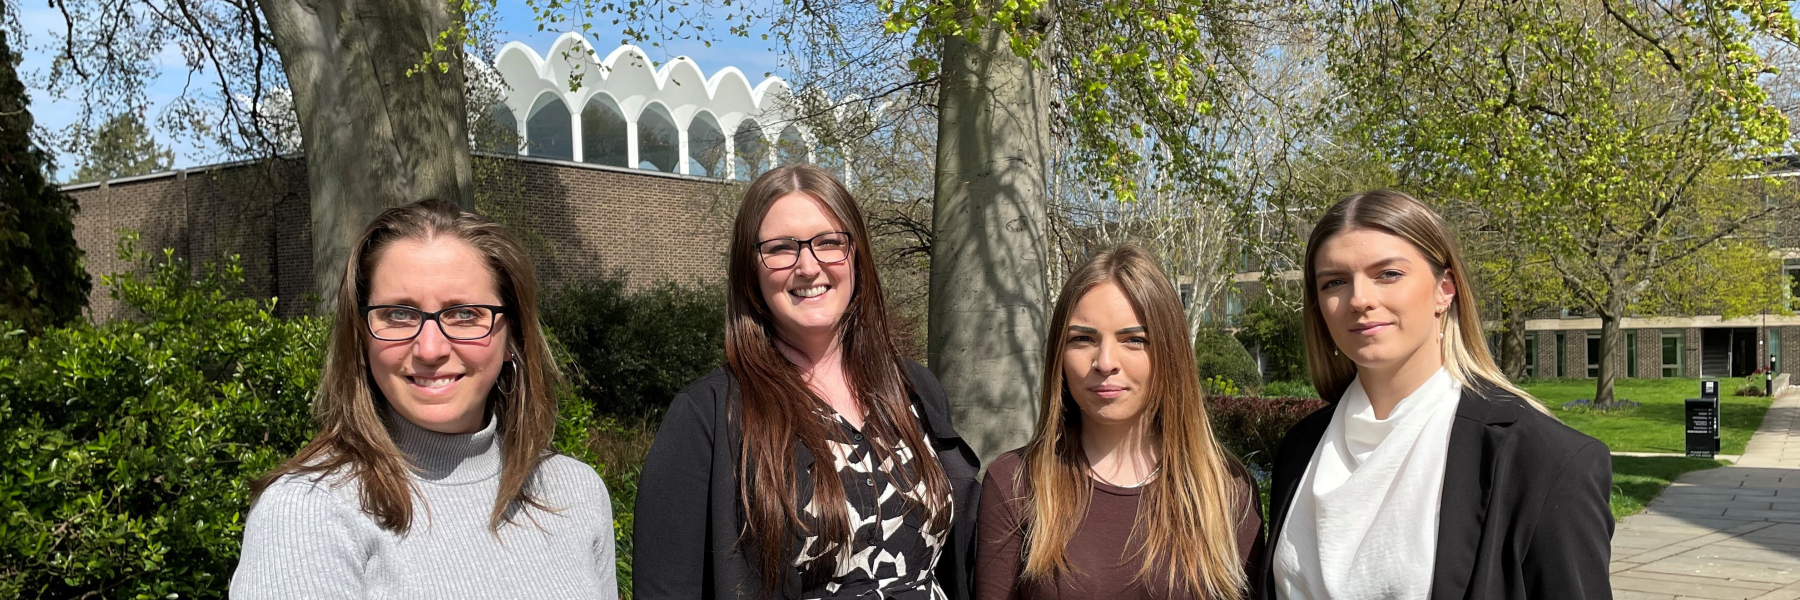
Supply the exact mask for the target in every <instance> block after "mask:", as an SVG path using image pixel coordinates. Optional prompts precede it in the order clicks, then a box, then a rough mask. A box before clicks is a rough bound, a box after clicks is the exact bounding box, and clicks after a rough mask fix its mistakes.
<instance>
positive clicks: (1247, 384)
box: [1194, 328, 1262, 393]
mask: <svg viewBox="0 0 1800 600" xmlns="http://www.w3.org/2000/svg"><path fill="white" fill-rule="evenodd" d="M1194 360H1195V362H1197V363H1198V366H1199V368H1200V380H1201V381H1205V380H1208V379H1212V378H1214V377H1223V378H1225V379H1227V380H1229V381H1231V382H1232V383H1233V384H1235V385H1236V386H1237V387H1238V388H1239V389H1240V390H1243V391H1246V392H1250V393H1255V392H1256V391H1258V390H1261V389H1262V374H1261V373H1259V372H1257V370H1256V359H1255V358H1252V357H1251V356H1250V351H1249V350H1245V349H1244V345H1243V344H1241V343H1238V340H1237V338H1236V337H1233V336H1232V335H1231V334H1230V333H1227V332H1225V331H1224V330H1220V329H1205V328H1203V329H1201V330H1200V333H1199V334H1198V335H1196V336H1194Z"/></svg>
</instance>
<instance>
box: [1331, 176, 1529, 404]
mask: <svg viewBox="0 0 1800 600" xmlns="http://www.w3.org/2000/svg"><path fill="white" fill-rule="evenodd" d="M1358 229H1361V230H1368V231H1379V232H1382V233H1386V234H1388V235H1392V236H1395V237H1398V238H1400V239H1403V240H1406V241H1407V242H1408V243H1411V244H1412V245H1413V247H1414V248H1417V249H1418V251H1419V254H1421V255H1424V257H1425V261H1426V262H1428V263H1430V264H1431V275H1432V276H1433V277H1439V278H1442V277H1446V276H1447V277H1449V278H1450V282H1451V284H1452V285H1453V286H1455V288H1456V297H1455V298H1454V299H1452V300H1451V302H1450V309H1449V310H1446V311H1444V314H1443V315H1441V316H1439V317H1438V328H1439V330H1440V331H1443V332H1444V339H1443V342H1442V352H1443V360H1444V368H1445V369H1446V370H1448V371H1449V372H1450V376H1451V377H1452V378H1454V379H1456V381H1457V383H1460V384H1462V385H1465V386H1467V385H1471V384H1475V383H1481V384H1485V385H1490V386H1493V387H1497V388H1500V389H1502V390H1505V391H1507V392H1511V393H1512V394H1513V395H1515V396H1518V397H1519V398H1520V399H1522V400H1524V401H1525V404H1526V405H1528V406H1530V407H1532V408H1534V409H1537V410H1538V411H1539V412H1543V413H1544V414H1549V411H1548V410H1545V409H1544V407H1543V405H1541V404H1538V402H1537V400H1536V399H1535V398H1532V396H1531V394H1527V393H1525V390H1521V389H1519V388H1518V387H1517V386H1514V385H1513V384H1512V383H1510V382H1508V381H1507V380H1506V374H1505V373H1502V372H1501V371H1500V368H1499V367H1497V366H1495V365H1494V357H1493V355H1491V354H1489V353H1488V349H1487V344H1486V343H1485V342H1484V340H1485V339H1486V337H1485V336H1483V335H1482V332H1481V313H1480V309H1479V305H1480V303H1479V302H1476V299H1475V293H1474V291H1475V290H1474V288H1473V287H1472V286H1471V285H1470V284H1469V270H1468V268H1466V267H1464V266H1463V259H1462V252H1461V251H1460V250H1458V249H1457V246H1456V236H1455V235H1453V234H1452V233H1451V232H1450V228H1449V227H1448V226H1446V225H1445V224H1444V219H1443V218H1441V217H1439V216H1438V214H1437V213H1436V212H1434V211H1432V210H1431V208H1430V207H1427V206H1425V204H1424V203H1421V202H1419V201H1418V200H1416V199H1414V198H1413V197H1412V196H1408V195H1406V194H1405V193H1402V192H1398V191H1394V190H1375V191H1372V192H1363V193H1360V194H1352V195H1349V196H1346V197H1344V199H1342V200H1339V201H1338V202H1337V204H1333V205H1331V208H1328V209H1326V210H1325V215H1324V216H1322V217H1320V218H1319V223H1318V224H1317V225H1314V226H1313V230H1312V235H1311V236H1308V238H1307V240H1306V267H1305V271H1303V277H1302V285H1303V287H1305V288H1306V293H1305V296H1304V301H1303V306H1302V310H1301V316H1302V318H1303V319H1304V331H1305V333H1306V363H1307V366H1308V367H1309V368H1310V370H1311V371H1312V382H1313V389H1315V390H1318V391H1319V396H1320V397H1321V398H1324V399H1326V400H1329V401H1332V402H1336V401H1337V399H1338V398H1340V397H1342V396H1343V395H1344V390H1346V389H1349V387H1350V382H1351V381H1353V380H1355V379H1356V363H1354V362H1351V360H1350V357H1348V356H1344V355H1343V354H1341V353H1335V352H1334V351H1335V350H1336V349H1337V343H1336V342H1334V341H1332V339H1331V330H1330V329H1329V328H1327V327H1326V325H1325V317H1324V314H1323V313H1321V312H1320V310H1321V309H1320V307H1319V285H1318V282H1317V281H1315V279H1316V277H1317V275H1316V274H1317V273H1318V272H1319V271H1318V255H1319V248H1320V247H1321V246H1323V245H1324V244H1325V241H1326V240H1329V239H1331V238H1332V236H1335V235H1337V234H1339V233H1343V232H1346V231H1353V230H1358Z"/></svg>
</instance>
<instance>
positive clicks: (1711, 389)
mask: <svg viewBox="0 0 1800 600" xmlns="http://www.w3.org/2000/svg"><path fill="white" fill-rule="evenodd" d="M1686 404H1687V455H1688V456H1690V457H1693V458H1712V457H1713V455H1714V454H1717V453H1718V452H1719V381H1718V380H1716V379H1706V380H1702V381H1701V382H1700V397H1699V398H1688V399H1687V403H1686Z"/></svg>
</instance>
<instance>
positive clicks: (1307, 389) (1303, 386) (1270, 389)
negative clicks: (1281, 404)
mask: <svg viewBox="0 0 1800 600" xmlns="http://www.w3.org/2000/svg"><path fill="white" fill-rule="evenodd" d="M1262 395H1264V396H1268V397H1270V398H1317V397H1319V391H1318V390H1315V389H1313V386H1312V384H1311V383H1309V382H1305V381H1271V382H1268V383H1265V384H1263V389H1262Z"/></svg>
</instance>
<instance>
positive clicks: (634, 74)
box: [493, 32, 804, 132]
mask: <svg viewBox="0 0 1800 600" xmlns="http://www.w3.org/2000/svg"><path fill="white" fill-rule="evenodd" d="M592 49H593V46H592V45H590V44H589V43H588V41H587V39H586V38H584V37H582V36H581V34H579V33H574V32H570V33H565V34H563V35H562V36H560V37H558V38H556V42H555V43H553V44H551V45H550V51H549V52H548V53H546V54H543V55H540V54H538V53H537V51H535V50H532V49H531V47H530V46H526V45H525V44H522V43H519V42H510V43H508V44H506V45H505V46H504V47H502V48H501V49H500V53H499V54H497V55H495V56H494V65H493V66H494V69H495V70H496V71H498V72H499V74H500V77H501V78H502V79H504V80H505V81H506V84H507V87H508V88H509V89H508V90H506V92H505V94H504V100H503V101H504V102H505V104H506V106H507V108H509V109H511V110H512V111H513V115H514V116H515V117H517V118H518V119H519V120H520V121H524V120H525V119H526V118H527V117H529V116H530V114H529V113H530V111H531V110H532V108H534V107H535V105H536V104H537V103H538V102H541V100H539V96H541V95H543V94H546V93H548V94H556V95H557V96H558V97H559V98H560V99H561V100H562V101H563V105H564V106H568V107H570V110H571V111H572V112H578V111H579V110H580V109H579V108H576V107H584V106H587V102H588V99H589V98H592V97H594V96H595V95H598V94H601V93H605V94H606V95H608V96H611V97H612V99H613V100H614V101H615V102H616V103H617V104H618V106H619V110H620V112H622V113H624V116H625V119H626V120H628V121H631V122H636V121H637V118H638V115H639V113H641V112H642V111H643V110H644V107H645V106H648V105H649V104H650V103H651V102H654V101H660V102H661V103H662V104H663V105H664V106H665V107H667V108H668V109H669V114H670V116H671V117H674V119H675V123H676V125H677V126H679V127H681V128H682V129H686V128H687V124H688V121H689V120H690V119H692V118H693V116H694V114H695V113H697V112H699V111H701V110H705V111H707V112H709V113H712V115H713V118H714V119H716V120H717V121H718V122H719V126H720V128H722V129H724V130H725V131H727V132H730V131H735V130H736V128H737V124H738V122H739V121H741V120H743V119H744V118H746V117H752V118H755V119H756V121H757V122H758V123H763V124H765V127H764V129H765V130H766V129H768V127H767V124H769V123H772V122H779V121H787V120H789V119H787V118H785V117H784V116H783V115H782V114H781V112H782V111H783V110H785V109H786V107H791V106H793V105H794V104H793V102H792V93H793V92H792V90H791V89H790V88H789V87H788V84H787V82H786V81H783V80H782V79H781V78H779V77H769V78H765V79H763V80H762V81H761V82H759V83H757V84H756V85H755V86H752V85H750V80H749V79H748V78H746V77H745V76H744V74H743V72H742V71H739V70H738V69H737V68H735V67H725V68H723V69H720V70H719V71H718V72H716V73H713V74H712V76H711V77H707V76H706V75H705V73H704V72H703V71H701V70H700V65H698V64H696V63H694V61H693V60H692V59H690V58H688V57H685V56H681V57H676V58H675V59H674V60H670V61H668V62H666V63H663V64H662V65H660V66H653V65H654V62H653V61H651V60H650V57H649V56H648V55H647V54H645V53H644V51H643V50H642V49H640V48H638V47H637V46H632V45H625V46H620V47H619V48H618V49H615V50H613V51H612V52H611V53H610V54H607V55H606V56H605V58H598V57H599V56H600V55H599V53H598V52H594V51H593V50H592ZM565 55H567V56H568V57H569V58H567V59H564V58H563V56H565ZM546 56H548V57H549V58H545V57H546ZM572 76H579V79H580V85H579V86H577V87H576V89H574V90H570V89H569V82H570V80H571V77H572ZM803 129H804V128H803Z"/></svg>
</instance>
